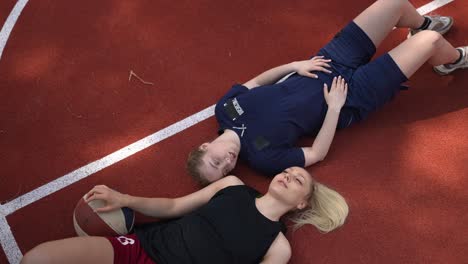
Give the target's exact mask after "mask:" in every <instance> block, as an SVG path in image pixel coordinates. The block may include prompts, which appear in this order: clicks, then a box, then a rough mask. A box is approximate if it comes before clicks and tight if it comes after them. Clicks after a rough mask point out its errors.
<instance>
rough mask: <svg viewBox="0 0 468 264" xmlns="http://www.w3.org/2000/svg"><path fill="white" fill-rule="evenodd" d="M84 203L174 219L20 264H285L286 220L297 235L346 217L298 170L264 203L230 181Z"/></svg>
mask: <svg viewBox="0 0 468 264" xmlns="http://www.w3.org/2000/svg"><path fill="white" fill-rule="evenodd" d="M85 199H86V200H88V201H90V200H93V199H103V200H105V201H106V202H107V205H106V207H104V208H100V209H99V211H107V210H112V209H115V208H119V207H124V206H126V207H130V208H132V209H133V210H135V211H138V212H140V213H143V214H145V215H148V216H153V217H157V218H176V219H175V220H170V221H166V222H156V223H150V224H146V225H143V226H139V227H137V228H136V232H135V234H133V235H128V236H125V237H118V238H115V237H108V238H105V237H75V238H68V239H64V240H58V241H52V242H46V243H44V244H41V245H39V246H37V247H36V248H34V249H32V250H31V251H30V252H28V253H27V254H26V255H25V256H24V258H23V260H22V262H21V263H23V264H27V263H80V264H81V263H157V264H165V263H203V264H205V263H242V264H246V263H287V262H288V260H289V258H290V256H291V248H290V245H289V242H288V240H287V239H286V237H285V236H284V232H285V227H284V224H283V223H282V222H281V217H282V216H283V215H285V214H286V213H288V212H291V211H293V212H295V216H294V218H292V220H293V221H294V222H295V223H296V227H300V226H302V225H304V224H312V225H314V226H316V227H317V228H318V229H319V230H320V231H322V232H328V231H331V230H333V229H335V228H337V227H339V226H341V225H342V224H343V223H344V221H345V219H346V216H347V215H348V206H347V204H346V201H345V200H344V198H343V197H342V196H341V195H340V194H338V193H337V192H335V191H333V190H331V189H329V188H327V187H326V186H324V185H322V184H320V183H318V182H317V181H315V180H314V179H313V178H312V177H311V176H310V174H309V173H308V172H307V171H305V170H304V169H302V168H299V167H293V168H289V169H286V170H285V171H283V172H282V173H280V174H278V175H276V176H275V177H274V178H273V180H272V181H271V183H270V185H269V188H268V192H267V193H266V194H264V195H263V196H259V193H258V192H257V191H255V190H254V189H252V188H250V187H248V186H245V185H244V184H243V183H242V181H240V180H239V179H238V178H236V177H235V176H229V177H225V178H223V179H221V180H219V181H217V182H215V183H212V184H210V185H208V186H207V187H205V188H203V189H201V190H199V191H197V192H195V193H192V194H190V195H187V196H184V197H181V198H176V199H166V198H142V197H134V196H130V195H124V194H121V193H118V192H116V191H114V190H111V189H109V188H108V187H106V186H103V185H100V186H96V187H94V188H93V189H92V190H91V191H90V192H89V193H88V194H86V196H85Z"/></svg>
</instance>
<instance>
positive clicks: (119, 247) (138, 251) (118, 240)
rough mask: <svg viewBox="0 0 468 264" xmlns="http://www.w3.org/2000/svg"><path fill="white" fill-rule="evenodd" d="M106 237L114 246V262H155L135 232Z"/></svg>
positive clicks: (115, 263)
mask: <svg viewBox="0 0 468 264" xmlns="http://www.w3.org/2000/svg"><path fill="white" fill-rule="evenodd" d="M106 238H107V239H109V241H110V242H111V244H112V247H113V248H114V264H127V263H136V264H155V263H154V261H153V260H152V259H151V258H150V257H149V256H148V255H147V254H146V252H145V250H144V249H143V248H142V247H141V244H140V241H139V240H138V238H137V236H136V235H135V234H131V235H125V236H118V237H106Z"/></svg>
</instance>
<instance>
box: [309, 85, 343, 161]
mask: <svg viewBox="0 0 468 264" xmlns="http://www.w3.org/2000/svg"><path fill="white" fill-rule="evenodd" d="M323 92H324V96H325V100H326V102H327V104H328V110H327V114H326V115H325V120H324V121H323V124H322V127H321V128H320V131H319V133H318V134H317V137H316V138H315V140H314V143H313V144H312V146H311V147H304V148H302V150H303V151H304V158H305V164H304V166H305V167H307V166H310V165H312V164H314V163H317V162H319V161H321V160H323V159H324V158H325V156H326V155H327V153H328V150H329V149H330V145H331V143H332V141H333V137H334V136H335V131H336V126H337V124H338V118H339V116H340V111H341V108H342V107H343V105H344V103H345V102H346V95H347V93H348V84H347V83H346V82H345V80H344V79H343V78H342V77H341V76H339V77H338V78H337V77H335V78H333V82H332V86H331V89H330V92H328V87H327V84H324V87H323Z"/></svg>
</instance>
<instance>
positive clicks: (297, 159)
mask: <svg viewBox="0 0 468 264" xmlns="http://www.w3.org/2000/svg"><path fill="white" fill-rule="evenodd" d="M326 111H327V104H326V101H325V98H324V95H323V81H320V80H319V79H312V78H308V77H303V76H300V75H297V74H295V75H293V76H291V77H289V78H288V79H287V80H286V81H284V82H282V83H279V84H273V85H265V86H260V87H256V88H253V89H251V90H249V89H248V88H247V87H245V86H243V85H239V84H235V85H234V86H233V87H232V88H231V89H230V90H229V91H228V92H227V93H226V94H225V95H224V96H223V97H222V98H221V99H220V100H219V102H218V103H217V104H216V108H215V115H216V119H217V120H218V123H219V125H220V133H222V132H223V131H224V130H225V129H231V130H233V131H235V132H236V133H237V134H238V135H239V138H240V141H241V150H240V155H239V156H240V158H242V159H244V160H246V161H247V162H248V163H249V165H250V166H252V167H253V168H254V169H256V170H258V171H260V172H262V173H264V174H267V175H270V176H273V175H275V174H277V173H279V172H281V171H282V170H284V169H286V168H289V167H291V166H304V165H305V159H304V152H303V151H302V149H301V148H300V147H297V146H295V143H296V142H297V140H298V138H299V137H300V136H303V135H316V134H317V133H318V131H319V130H320V128H321V126H322V123H323V120H324V118H325V114H326Z"/></svg>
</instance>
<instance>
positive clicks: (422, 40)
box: [389, 31, 460, 78]
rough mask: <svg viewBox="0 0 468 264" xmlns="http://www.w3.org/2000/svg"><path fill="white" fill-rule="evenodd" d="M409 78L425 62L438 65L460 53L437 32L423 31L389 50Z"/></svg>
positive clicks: (456, 57) (452, 60)
mask: <svg viewBox="0 0 468 264" xmlns="http://www.w3.org/2000/svg"><path fill="white" fill-rule="evenodd" d="M389 54H390V56H391V57H392V58H393V60H394V61H395V62H396V64H397V65H398V66H399V67H400V69H401V71H402V72H403V73H404V74H405V76H406V77H407V78H409V77H410V76H411V75H413V74H414V73H415V72H416V70H417V69H419V68H420V67H421V66H422V65H423V64H424V62H426V61H427V62H428V63H429V64H431V65H433V66H436V65H441V64H447V63H452V62H454V61H455V60H457V59H458V57H459V56H460V53H459V52H458V51H457V50H456V49H455V48H454V47H453V46H452V44H450V43H449V42H448V41H447V40H445V39H444V37H442V35H440V34H439V33H437V32H434V31H422V32H419V33H418V34H416V35H414V36H413V37H411V38H409V39H407V40H405V41H404V42H403V43H401V44H400V45H398V46H397V47H396V48H394V49H393V50H391V51H390V52H389Z"/></svg>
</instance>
